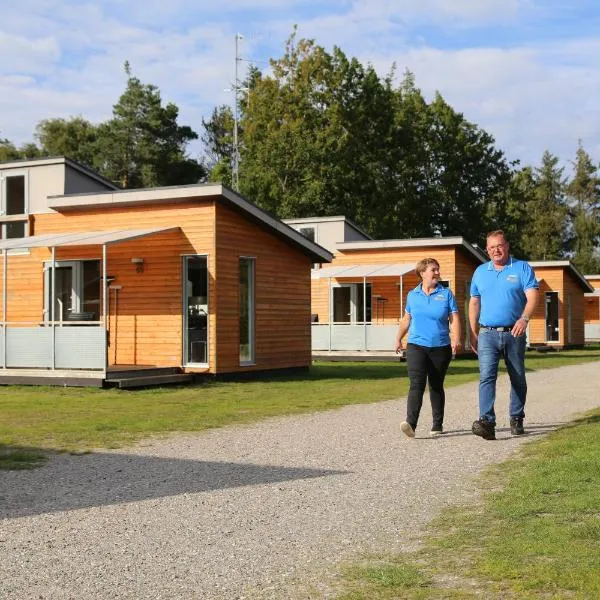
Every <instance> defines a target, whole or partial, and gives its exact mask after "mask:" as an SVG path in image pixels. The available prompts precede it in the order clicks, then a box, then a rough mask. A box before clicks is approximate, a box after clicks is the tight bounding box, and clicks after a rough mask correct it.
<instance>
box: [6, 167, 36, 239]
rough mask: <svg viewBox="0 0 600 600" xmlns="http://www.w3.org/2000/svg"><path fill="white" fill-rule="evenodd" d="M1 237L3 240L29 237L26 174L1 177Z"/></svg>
mask: <svg viewBox="0 0 600 600" xmlns="http://www.w3.org/2000/svg"><path fill="white" fill-rule="evenodd" d="M1 180H2V186H1V188H0V225H1V227H0V235H1V236H2V239H5V240H6V239H13V238H23V237H26V236H27V235H28V223H29V217H28V198H27V195H28V185H27V176H26V173H14V174H11V175H4V176H2V177H1Z"/></svg>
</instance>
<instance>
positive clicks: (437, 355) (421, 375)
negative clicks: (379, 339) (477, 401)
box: [406, 344, 452, 429]
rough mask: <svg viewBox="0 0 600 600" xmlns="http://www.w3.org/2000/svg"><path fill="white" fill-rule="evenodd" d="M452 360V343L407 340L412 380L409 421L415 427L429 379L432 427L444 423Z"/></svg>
mask: <svg viewBox="0 0 600 600" xmlns="http://www.w3.org/2000/svg"><path fill="white" fill-rule="evenodd" d="M450 360H452V348H451V347H450V345H448V346H435V347H434V348H429V347H428V346H420V345H419V344H408V346H407V347H406V364H407V366H408V378H409V380H410V390H409V392H408V402H407V406H406V421H407V422H408V423H409V424H410V425H411V427H412V428H413V429H415V428H416V426H417V422H418V421H419V413H420V412H421V406H422V405H423V394H424V393H425V385H426V384H427V383H428V382H429V398H430V400H431V412H432V415H433V427H436V428H437V427H441V426H442V424H443V423H444V406H445V404H446V394H445V392H444V379H445V377H446V371H447V370H448V365H449V364H450Z"/></svg>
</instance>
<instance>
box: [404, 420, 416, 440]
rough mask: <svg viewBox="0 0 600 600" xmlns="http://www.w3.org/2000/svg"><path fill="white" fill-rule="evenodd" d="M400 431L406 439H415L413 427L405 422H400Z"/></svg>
mask: <svg viewBox="0 0 600 600" xmlns="http://www.w3.org/2000/svg"><path fill="white" fill-rule="evenodd" d="M400 429H401V430H402V432H403V433H404V434H405V435H406V436H407V437H409V438H414V437H415V430H414V427H413V426H412V425H411V424H410V423H407V422H406V421H402V423H400Z"/></svg>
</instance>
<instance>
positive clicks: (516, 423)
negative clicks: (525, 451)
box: [510, 417, 525, 435]
mask: <svg viewBox="0 0 600 600" xmlns="http://www.w3.org/2000/svg"><path fill="white" fill-rule="evenodd" d="M510 432H511V433H512V434H513V435H523V434H524V433H525V428H524V427H523V419H519V418H517V417H511V419H510Z"/></svg>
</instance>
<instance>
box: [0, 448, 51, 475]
mask: <svg viewBox="0 0 600 600" xmlns="http://www.w3.org/2000/svg"><path fill="white" fill-rule="evenodd" d="M47 460H48V455H47V454H46V453H44V452H42V451H41V450H40V449H39V448H23V447H19V446H7V445H6V444H0V470H7V471H23V470H26V469H35V468H36V467H39V466H41V465H43V464H44V463H45V462H46V461H47Z"/></svg>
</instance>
